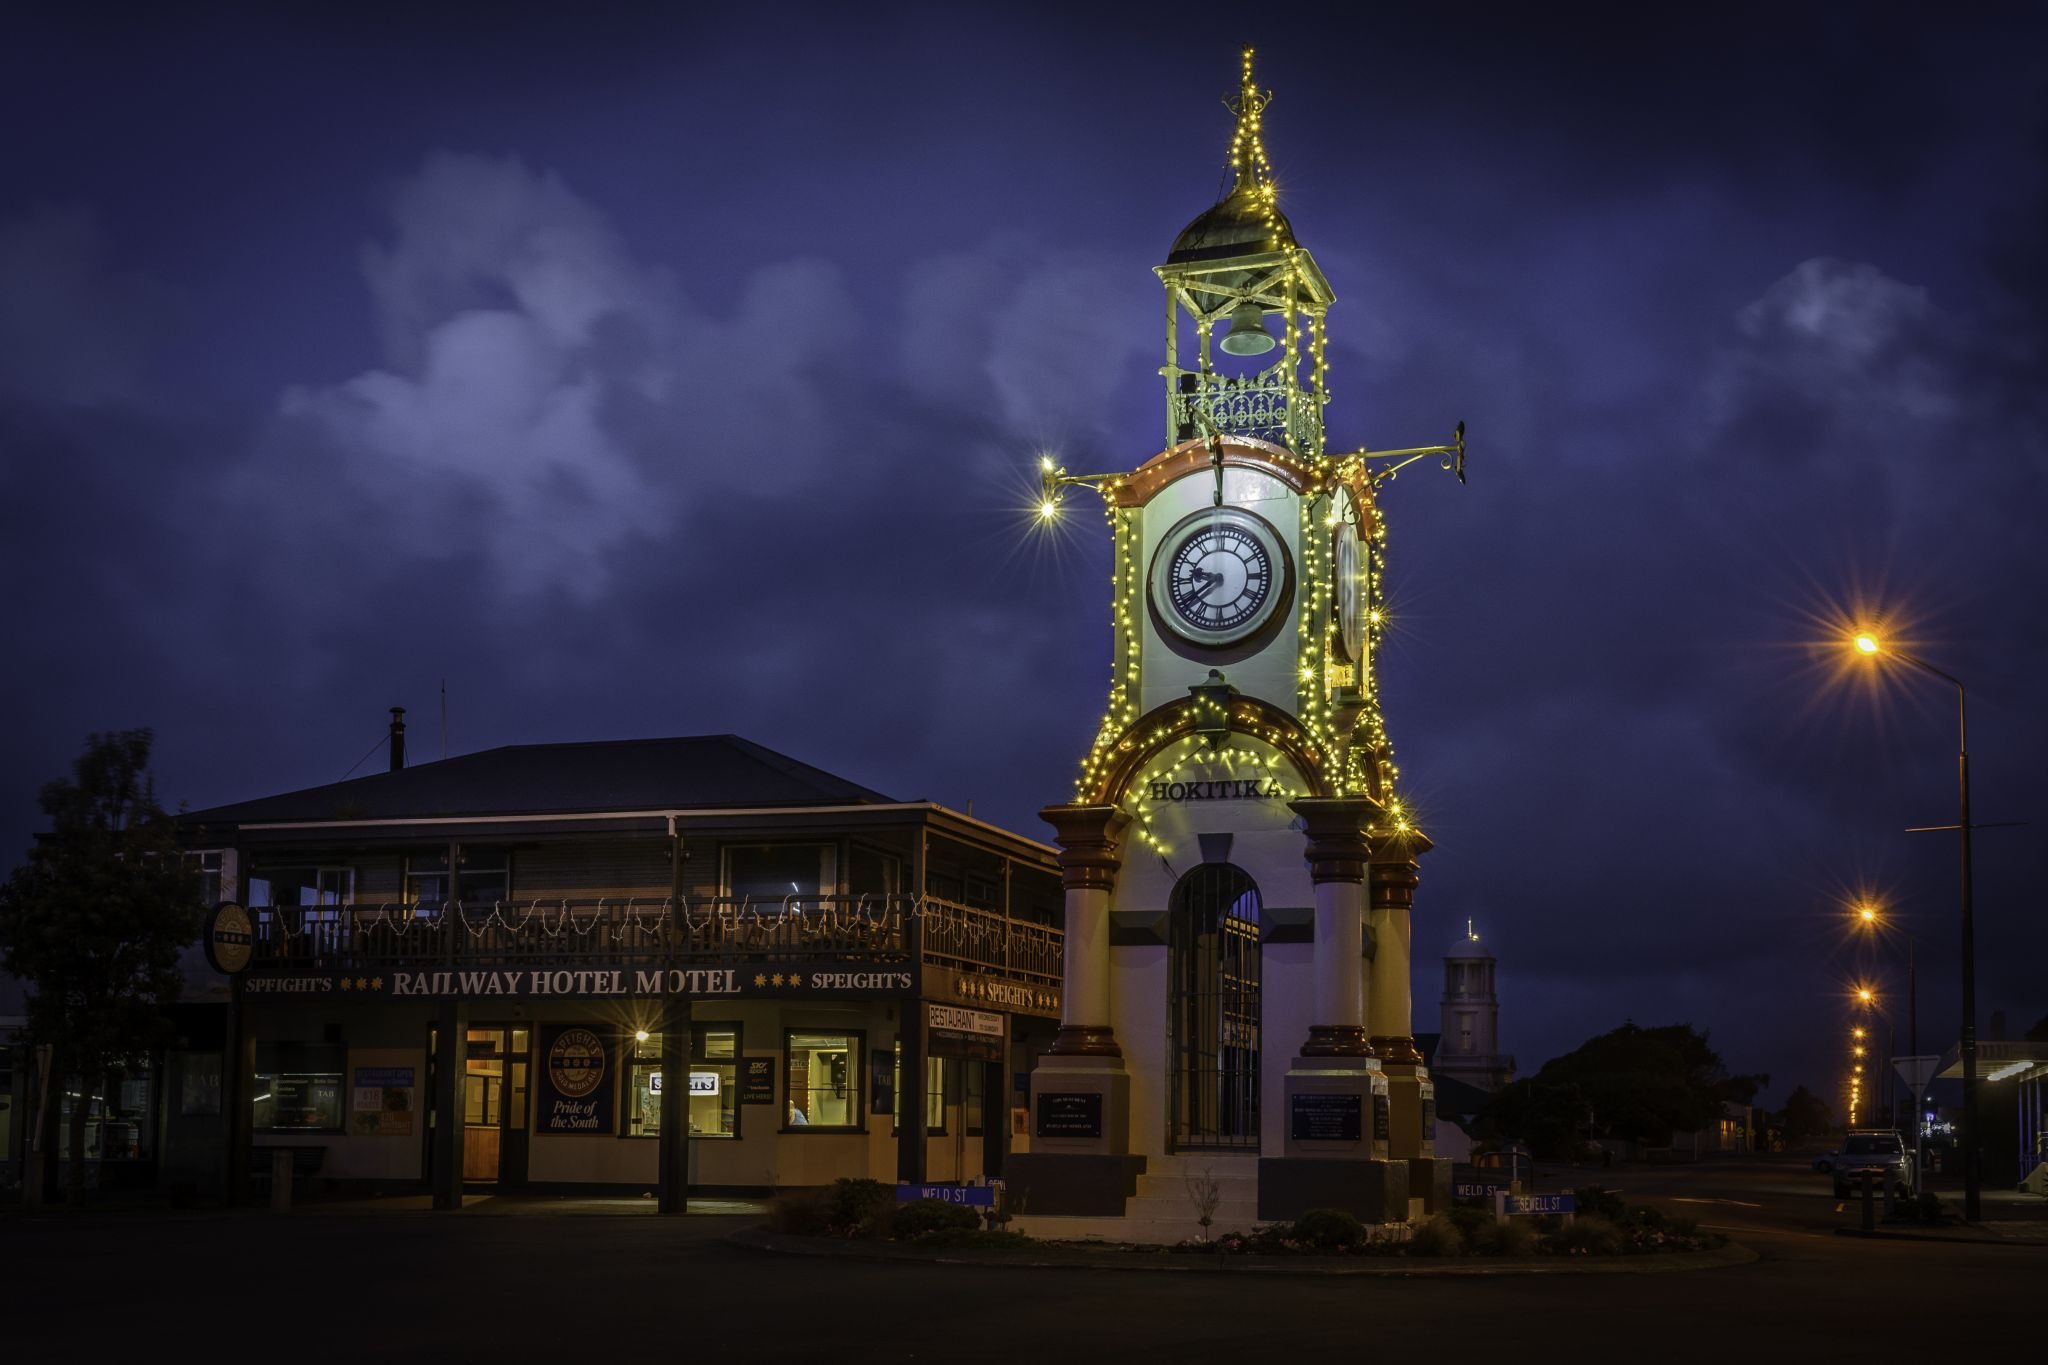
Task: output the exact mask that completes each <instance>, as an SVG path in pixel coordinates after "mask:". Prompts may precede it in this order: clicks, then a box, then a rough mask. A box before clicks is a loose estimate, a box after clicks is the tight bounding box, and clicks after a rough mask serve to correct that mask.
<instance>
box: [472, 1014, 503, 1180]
mask: <svg viewBox="0 0 2048 1365" xmlns="http://www.w3.org/2000/svg"><path fill="white" fill-rule="evenodd" d="M468 1042H469V1065H468V1070H467V1073H466V1074H465V1075H464V1076H463V1078H462V1178H463V1180H464V1181H465V1182H469V1183H479V1184H496V1183H497V1180H498V1157H499V1154H500V1151H501V1148H502V1146H503V1140H504V1133H505V1098H506V1097H505V1081H506V1076H505V1030H504V1029H501V1028H474V1027H472V1028H471V1029H470V1030H469V1035H468Z"/></svg>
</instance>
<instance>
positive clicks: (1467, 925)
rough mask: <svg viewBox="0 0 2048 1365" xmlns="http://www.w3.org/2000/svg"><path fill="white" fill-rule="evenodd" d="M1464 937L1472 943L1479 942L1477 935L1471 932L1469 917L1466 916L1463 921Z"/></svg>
mask: <svg viewBox="0 0 2048 1365" xmlns="http://www.w3.org/2000/svg"><path fill="white" fill-rule="evenodd" d="M1465 937H1466V938H1468V939H1470V940H1472V942H1474V943H1477V942H1479V935H1477V934H1475V933H1473V932H1472V921H1471V919H1470V918H1467V919H1466V921H1465Z"/></svg>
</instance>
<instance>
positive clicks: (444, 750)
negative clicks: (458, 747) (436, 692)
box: [441, 678, 448, 758]
mask: <svg viewBox="0 0 2048 1365" xmlns="http://www.w3.org/2000/svg"><path fill="white" fill-rule="evenodd" d="M441 757H443V758H446V757H448V680H447V679H446V678H443V679H441Z"/></svg>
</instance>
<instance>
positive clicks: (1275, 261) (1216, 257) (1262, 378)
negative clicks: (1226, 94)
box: [1157, 48, 1334, 456]
mask: <svg viewBox="0 0 2048 1365" xmlns="http://www.w3.org/2000/svg"><path fill="white" fill-rule="evenodd" d="M1271 102H1272V95H1271V93H1270V92H1267V91H1262V90H1260V89H1259V88H1258V85H1257V83H1256V82H1254V81H1253V79H1252V53H1251V50H1250V49H1249V48H1247V49H1246V50H1245V53H1244V62H1243V68H1242V70H1241V72H1240V79H1239V82H1238V92H1237V97H1236V99H1235V100H1234V101H1230V102H1229V104H1230V107H1231V109H1232V110H1233V112H1235V113H1236V115H1237V129H1236V132H1235V134H1234V135H1233V136H1232V138H1231V142H1230V166H1229V174H1230V176H1231V178H1232V183H1231V187H1230V190H1229V192H1228V193H1227V194H1225V195H1224V196H1223V197H1222V198H1221V199H1219V200H1217V201H1216V203H1215V204H1213V205H1212V206H1210V207H1209V208H1208V209H1207V210H1205V211H1204V212H1203V213H1202V214H1201V216H1199V217H1198V218H1196V219H1195V220H1194V221H1193V222H1192V223H1189V224H1188V225H1187V226H1186V227H1185V228H1183V229H1181V233H1180V236H1178V237H1176V238H1175V239H1174V242H1173V249H1172V250H1171V251H1169V252H1167V254H1166V264H1164V265H1162V266H1159V267H1157V273H1158V275H1159V279H1160V282H1161V283H1162V284H1164V285H1165V286H1166V307H1167V313H1166V365H1165V368H1164V369H1163V370H1161V372H1160V373H1161V374H1162V375H1164V376H1165V379H1166V405H1167V430H1166V440H1167V444H1168V445H1175V444H1178V443H1179V442H1182V441H1189V440H1193V439H1195V438H1196V437H1198V436H1205V435H1219V434H1220V435H1230V436H1253V437H1257V438H1258V439H1260V440H1264V441H1273V442H1276V443H1278V444H1280V445H1284V446H1286V447H1287V448H1288V449H1290V450H1293V451H1295V452H1296V453H1297V454H1301V455H1310V456H1313V455H1320V454H1321V453H1322V449H1323V416H1322V414H1323V404H1324V403H1325V402H1327V401H1328V394H1327V392H1326V390H1325V388H1324V383H1325V379H1326V378H1327V371H1326V369H1325V367H1324V364H1323V319H1324V315H1325V314H1326V313H1327V312H1328V311H1329V307H1330V303H1331V301H1332V299H1333V298H1334V295H1332V294H1331V292H1330V282H1329V281H1328V280H1326V279H1324V278H1323V272H1322V271H1321V270H1319V269H1318V268H1317V267H1316V263H1315V258H1314V257H1312V256H1310V255H1309V254H1308V252H1306V251H1304V250H1303V249H1302V248H1301V246H1300V245H1299V244H1298V243H1297V242H1296V241H1295V240H1294V229H1293V227H1292V226H1291V225H1289V223H1288V221H1287V218H1286V216H1285V215H1284V214H1282V213H1281V212H1280V205H1279V189H1278V187H1277V186H1276V185H1275V184H1274V183H1273V169H1272V166H1271V165H1270V164H1269V163H1268V162H1267V160H1266V146H1265V140H1264V133H1263V127H1264V116H1265V111H1266V106H1267V105H1268V104H1270V103H1271ZM1268 319H1271V320H1272V321H1271V323H1269V322H1268ZM1276 330H1277V331H1278V333H1279V335H1277V336H1276V335H1275V334H1274V333H1275V331H1276ZM1219 331H1220V333H1221V340H1220V342H1219V341H1218V333H1219ZM1218 349H1221V351H1222V352H1223V354H1224V355H1226V356H1228V357H1230V358H1231V359H1232V360H1233V361H1238V360H1251V359H1254V358H1256V357H1259V356H1266V355H1272V354H1273V352H1275V351H1278V353H1279V354H1278V355H1276V356H1274V358H1273V359H1272V360H1271V361H1270V362H1269V363H1267V364H1265V365H1264V367H1263V368H1261V369H1257V370H1248V369H1238V372H1237V373H1231V372H1230V371H1229V369H1219V368H1218V367H1217V357H1216V351H1217V350H1218ZM1183 357H1185V359H1186V363H1184V362H1183ZM1231 368H1236V367H1234V366H1233V367H1231Z"/></svg>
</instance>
